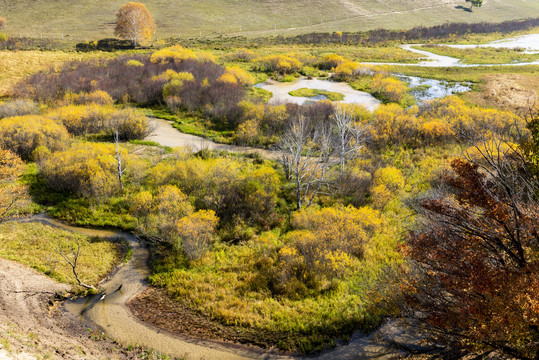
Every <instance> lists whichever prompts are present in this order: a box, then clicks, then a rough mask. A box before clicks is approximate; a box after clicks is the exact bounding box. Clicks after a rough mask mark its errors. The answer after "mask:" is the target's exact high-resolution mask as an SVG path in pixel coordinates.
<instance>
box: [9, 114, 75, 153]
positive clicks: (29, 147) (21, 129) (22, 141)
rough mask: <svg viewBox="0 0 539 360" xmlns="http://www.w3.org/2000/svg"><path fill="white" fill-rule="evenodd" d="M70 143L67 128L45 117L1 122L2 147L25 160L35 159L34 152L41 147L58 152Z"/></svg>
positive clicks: (17, 118)
mask: <svg viewBox="0 0 539 360" xmlns="http://www.w3.org/2000/svg"><path fill="white" fill-rule="evenodd" d="M68 143H69V134H68V133H67V130H66V129H65V127H64V126H62V125H60V124H58V123H56V122H54V121H53V120H51V119H48V118H45V117H43V116H38V115H27V116H15V117H10V118H4V119H2V121H1V122H0V147H3V148H6V149H10V150H12V151H13V152H15V153H16V154H18V155H19V156H20V157H21V158H23V159H25V160H28V159H33V157H34V154H33V152H34V150H36V149H37V148H39V147H45V148H47V149H48V150H50V151H56V150H61V149H64V148H65V147H66V145H68Z"/></svg>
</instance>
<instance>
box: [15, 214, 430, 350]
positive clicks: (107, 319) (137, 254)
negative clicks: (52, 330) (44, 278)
mask: <svg viewBox="0 0 539 360" xmlns="http://www.w3.org/2000/svg"><path fill="white" fill-rule="evenodd" d="M24 221H25V222H40V223H44V224H47V225H51V226H55V227H60V228H63V229H65V230H68V231H72V232H76V233H81V234H84V235H88V236H95V237H103V238H122V239H125V240H126V241H127V242H128V243H129V245H130V246H131V247H132V249H133V256H132V258H131V259H130V260H129V261H128V262H127V263H126V264H124V265H121V266H120V267H119V268H118V269H117V270H116V271H115V272H114V273H113V274H112V276H110V277H109V278H108V279H107V280H106V281H104V282H103V283H102V284H101V285H100V287H101V289H102V290H103V292H102V293H100V294H97V295H93V296H89V297H83V298H79V299H76V300H72V301H67V302H66V303H65V308H66V310H67V311H68V312H69V313H71V314H72V316H73V317H75V318H76V319H78V320H79V321H81V322H83V323H84V324H85V326H98V327H99V328H101V329H102V330H103V331H104V332H105V333H106V334H107V335H108V336H110V337H111V338H113V339H114V340H116V341H117V342H118V343H119V344H122V345H124V346H128V345H139V346H142V347H145V348H149V349H153V350H155V351H157V352H159V353H162V354H168V355H171V356H174V357H182V358H186V359H205V360H221V359H222V360H228V359H230V360H240V359H305V357H298V356H283V355H276V354H273V353H268V352H265V351H263V350H258V349H253V348H248V347H246V346H241V345H235V344H228V343H221V342H217V341H209V340H201V339H196V338H190V337H187V336H182V335H176V334H172V333H169V332H167V331H165V330H162V329H159V328H156V327H154V326H152V325H151V324H147V323H144V322H142V321H140V320H138V319H137V318H136V317H135V316H134V315H133V314H132V313H131V311H130V310H129V308H128V307H127V302H128V301H129V300H130V299H131V298H133V297H134V296H136V295H137V294H139V293H141V292H142V291H143V290H144V289H145V288H146V286H147V281H146V279H147V278H148V276H149V275H150V267H149V265H148V262H149V257H150V254H149V251H148V249H147V248H146V247H145V246H144V244H142V243H141V242H140V241H139V240H138V239H137V238H136V237H135V236H133V235H132V234H128V233H125V232H121V231H111V230H101V229H91V228H82V227H75V226H70V225H66V224H64V223H62V222H59V221H57V220H55V219H53V218H51V217H50V216H48V215H46V214H39V215H36V216H33V217H32V218H30V219H27V220H24ZM103 295H104V296H103ZM418 339H420V336H418V335H417V334H414V333H410V331H409V330H408V329H407V328H406V327H405V326H402V325H401V324H399V323H398V322H397V321H396V320H391V321H387V322H386V323H385V324H384V325H383V326H382V327H381V328H380V329H379V330H377V331H376V332H375V333H373V334H370V335H369V336H365V335H363V334H361V333H359V332H358V333H356V334H355V335H353V336H352V338H351V339H350V341H349V342H348V344H346V345H341V346H338V347H337V348H335V349H333V350H330V351H327V352H325V353H322V354H319V355H316V356H312V357H309V359H319V360H332V359H336V358H338V359H357V358H361V359H392V358H394V356H395V355H397V354H399V350H398V346H397V347H395V344H400V346H401V347H403V346H404V347H407V346H415V345H414V344H415V343H417V341H418Z"/></svg>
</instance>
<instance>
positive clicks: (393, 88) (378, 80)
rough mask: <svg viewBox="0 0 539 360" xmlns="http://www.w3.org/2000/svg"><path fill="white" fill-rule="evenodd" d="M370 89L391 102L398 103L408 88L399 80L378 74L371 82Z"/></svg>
mask: <svg viewBox="0 0 539 360" xmlns="http://www.w3.org/2000/svg"><path fill="white" fill-rule="evenodd" d="M372 89H373V90H374V91H375V92H377V93H380V94H382V95H383V96H384V97H385V98H386V99H387V100H389V101H391V102H399V101H400V100H401V98H402V96H403V95H404V94H405V93H406V91H407V90H408V87H407V86H406V84H405V83H403V82H402V81H400V80H399V79H394V78H391V77H387V76H384V75H382V74H378V75H376V76H375V77H374V78H373V80H372Z"/></svg>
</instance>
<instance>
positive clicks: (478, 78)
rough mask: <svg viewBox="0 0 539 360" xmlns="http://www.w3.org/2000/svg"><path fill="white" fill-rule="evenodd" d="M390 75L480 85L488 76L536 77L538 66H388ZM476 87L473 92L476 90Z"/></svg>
mask: <svg viewBox="0 0 539 360" xmlns="http://www.w3.org/2000/svg"><path fill="white" fill-rule="evenodd" d="M388 70H389V71H390V72H392V73H397V74H403V75H409V76H419V77H424V78H429V79H436V80H445V81H453V82H471V83H475V84H479V83H482V78H483V76H485V75H489V74H520V75H529V76H537V74H538V73H539V65H522V66H475V67H447V68H434V67H421V66H398V65H394V66H388ZM478 89H479V88H478V87H477V86H476V87H474V88H473V90H478Z"/></svg>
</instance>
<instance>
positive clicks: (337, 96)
mask: <svg viewBox="0 0 539 360" xmlns="http://www.w3.org/2000/svg"><path fill="white" fill-rule="evenodd" d="M288 94H290V95H292V96H299V97H309V98H311V97H317V96H323V97H325V98H326V99H328V100H331V101H342V100H344V95H343V94H341V93H338V92H334V91H327V90H320V89H307V88H301V89H298V90H293V91H290V92H288Z"/></svg>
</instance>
